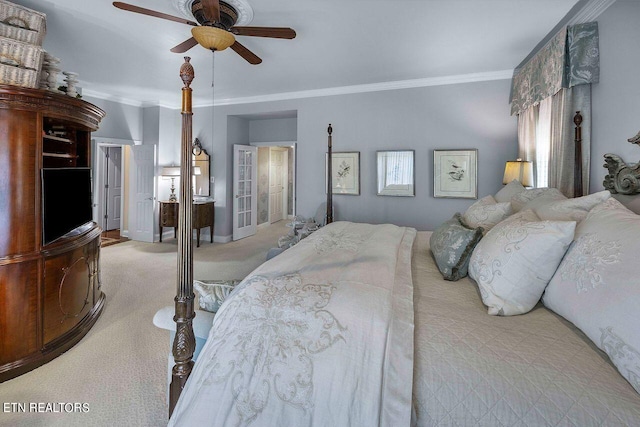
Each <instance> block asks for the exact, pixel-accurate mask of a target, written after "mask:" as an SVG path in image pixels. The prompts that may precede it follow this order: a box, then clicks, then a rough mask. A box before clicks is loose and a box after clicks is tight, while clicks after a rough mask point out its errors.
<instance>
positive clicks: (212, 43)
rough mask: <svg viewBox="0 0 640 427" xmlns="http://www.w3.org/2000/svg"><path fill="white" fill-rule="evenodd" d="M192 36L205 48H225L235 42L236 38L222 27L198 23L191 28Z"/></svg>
mask: <svg viewBox="0 0 640 427" xmlns="http://www.w3.org/2000/svg"><path fill="white" fill-rule="evenodd" d="M191 34H192V35H193V38H194V39H196V41H197V42H198V44H200V45H201V46H202V47H204V48H206V49H211V50H225V49H226V48H228V47H229V46H231V45H232V44H234V43H235V42H236V38H235V37H234V36H233V34H231V33H230V32H229V31H227V30H223V29H222V28H216V27H210V26H206V25H200V26H198V27H193V28H192V29H191Z"/></svg>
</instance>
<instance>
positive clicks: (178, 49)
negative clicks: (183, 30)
mask: <svg viewBox="0 0 640 427" xmlns="http://www.w3.org/2000/svg"><path fill="white" fill-rule="evenodd" d="M197 44H198V42H197V41H196V39H194V38H193V37H191V38H190V39H187V40H185V41H183V42H182V43H180V44H179V45H177V46H175V47H173V48H171V52H173V53H185V52H186V51H188V50H189V49H191V48H192V47H194V46H195V45H197Z"/></svg>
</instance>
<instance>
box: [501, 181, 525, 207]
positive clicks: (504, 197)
mask: <svg viewBox="0 0 640 427" xmlns="http://www.w3.org/2000/svg"><path fill="white" fill-rule="evenodd" d="M525 190H526V188H524V186H523V185H522V184H520V181H518V180H517V179H514V180H513V181H511V182H510V183H508V184H507V185H505V186H504V187H502V188H501V189H500V191H498V192H497V193H496V195H495V196H493V197H494V199H496V202H498V203H506V202H510V201H511V198H512V197H513V196H515V195H516V194H518V193H521V192H523V191H525Z"/></svg>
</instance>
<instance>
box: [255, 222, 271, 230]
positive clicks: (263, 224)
mask: <svg viewBox="0 0 640 427" xmlns="http://www.w3.org/2000/svg"><path fill="white" fill-rule="evenodd" d="M269 225H271V224H269V221H267V222H263V223H262V224H258V227H257V228H258V230H260V229H262V228H266V227H268V226H269Z"/></svg>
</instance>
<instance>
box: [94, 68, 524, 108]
mask: <svg viewBox="0 0 640 427" xmlns="http://www.w3.org/2000/svg"><path fill="white" fill-rule="evenodd" d="M511 77H513V70H500V71H489V72H485V73H470V74H457V75H453V76H441V77H427V78H422V79H412V80H399V81H393V82H383V83H371V84H362V85H352V86H338V87H331V88H325V89H313V90H302V91H296V92H282V93H273V94H269V95H257V96H247V97H239V98H223V99H214V100H213V103H211V102H210V101H205V102H198V101H197V99H195V98H194V100H193V107H194V108H202V107H211V106H212V105H213V106H216V107H217V106H224V105H238V104H254V103H260V102H274V101H289V100H293V99H305V98H320V97H325V96H336V95H350V94H355V93H368V92H381V91H385V90H399V89H413V88H420V87H429V86H445V85H454V84H463V83H476V82H484V81H492V80H506V79H511ZM82 95H83V96H89V97H92V98H97V99H102V100H105V101H112V102H117V103H120V104H125V105H131V106H133V107H139V108H146V107H163V108H167V109H170V110H178V109H180V107H179V106H176V105H167V104H164V103H162V102H155V103H151V102H141V101H138V100H134V99H130V98H124V97H120V96H115V95H113V94H109V93H105V92H100V91H96V90H91V89H84V88H83V90H82Z"/></svg>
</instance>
